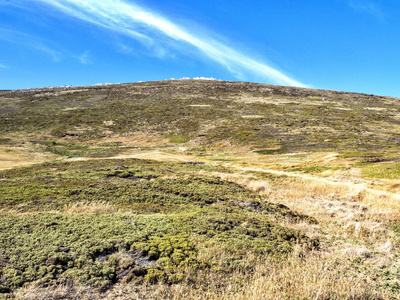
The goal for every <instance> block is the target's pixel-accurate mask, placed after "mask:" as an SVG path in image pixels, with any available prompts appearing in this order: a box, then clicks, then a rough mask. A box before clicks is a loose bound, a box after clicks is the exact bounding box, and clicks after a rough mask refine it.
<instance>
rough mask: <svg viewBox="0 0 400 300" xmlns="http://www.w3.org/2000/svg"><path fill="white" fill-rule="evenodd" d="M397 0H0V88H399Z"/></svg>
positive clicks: (395, 91) (386, 91)
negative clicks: (150, 84) (188, 83)
mask: <svg viewBox="0 0 400 300" xmlns="http://www.w3.org/2000/svg"><path fill="white" fill-rule="evenodd" d="M399 15H400V1H398V0H381V1H377V0H331V1H321V0H302V1H298V0H279V1H276V0H261V1H258V0H253V1H243V0H229V1H228V0H208V1H190V0H163V1H160V0H158V1H156V0H0V89H17V88H30V87H43V86H60V85H91V84H96V83H106V82H109V83H123V82H136V81H149V80H162V79H169V78H181V77H198V76H204V77H214V78H217V79H222V80H240V81H252V82H262V83H270V84H279V85H288V86H304V87H311V88H321V89H332V90H340V91H351V92H362V93H370V94H379V95H388V96H397V97H400V84H399V77H400V76H399V75H400V18H399V17H398V16H399Z"/></svg>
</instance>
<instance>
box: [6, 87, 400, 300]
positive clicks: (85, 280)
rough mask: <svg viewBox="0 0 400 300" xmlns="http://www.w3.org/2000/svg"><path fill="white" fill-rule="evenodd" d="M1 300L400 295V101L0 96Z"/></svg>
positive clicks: (307, 96) (233, 91)
mask: <svg viewBox="0 0 400 300" xmlns="http://www.w3.org/2000/svg"><path fill="white" fill-rule="evenodd" d="M0 132H1V136H0V298H1V297H3V298H6V299H7V298H17V299H98V298H104V299H132V298H134V299H136V298H138V299H199V298H201V299H294V298H299V299H397V298H398V297H399V296H400V268H399V266H400V264H399V263H400V260H399V256H398V251H399V250H400V230H399V228H400V213H399V211H400V210H399V209H400V205H399V203H400V202H399V201H400V184H399V179H400V171H399V170H400V152H399V150H400V149H399V147H400V99H398V98H391V97H383V96H374V95H366V94H355V93H345V92H334V91H325V90H313V89H303V88H291V87H281V86H272V85H266V84H256V83H245V82H223V81H205V80H204V81H203V80H171V81H157V82H142V83H128V84H117V85H101V86H82V87H58V88H43V89H31V90H16V91H0Z"/></svg>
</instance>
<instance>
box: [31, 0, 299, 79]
mask: <svg viewBox="0 0 400 300" xmlns="http://www.w3.org/2000/svg"><path fill="white" fill-rule="evenodd" d="M36 1H37V2H42V3H45V4H47V5H50V6H52V7H53V8H56V9H58V10H60V11H62V12H64V13H65V14H67V15H69V16H72V17H75V18H78V19H80V20H83V21H85V22H90V23H92V24H95V25H97V26H100V27H103V28H107V29H109V30H112V31H113V32H117V33H121V34H124V35H125V36H129V37H131V38H133V39H135V40H137V41H139V42H141V43H142V44H144V45H145V46H147V47H148V48H149V49H151V50H152V51H153V52H154V53H156V54H157V55H159V56H163V55H165V53H166V52H168V48H169V47H176V46H177V44H179V47H178V48H181V45H182V44H184V45H186V46H190V47H191V48H194V49H196V50H197V51H199V52H200V53H201V54H202V55H204V56H206V57H208V58H209V59H211V60H213V61H215V62H217V63H219V64H220V65H223V66H225V67H226V68H227V69H228V70H229V71H230V72H232V73H234V74H236V75H237V76H240V75H239V74H240V73H242V72H243V73H245V72H247V73H251V74H254V75H258V76H260V77H264V78H268V79H269V80H270V81H273V82H274V83H277V84H283V85H292V86H305V85H304V84H302V83H301V82H299V81H297V80H295V79H293V78H291V77H289V76H287V75H285V74H283V73H282V72H280V71H278V70H277V69H275V68H273V67H271V66H269V65H267V64H265V63H263V62H260V61H257V60H255V59H253V58H250V57H248V56H246V55H245V54H243V53H240V52H239V51H237V50H235V49H233V48H232V47H229V46H227V45H225V44H223V43H221V42H219V41H217V40H215V39H212V38H209V37H207V36H202V35H200V34H198V33H193V32H189V31H187V30H185V29H184V28H183V27H181V26H179V25H177V24H175V23H173V22H171V21H169V20H168V19H166V18H164V17H162V16H160V15H158V14H156V13H154V12H152V11H150V10H148V9H145V8H143V7H141V6H139V5H136V4H133V3H131V2H129V3H128V2H127V1H124V0H101V1H99V0H85V1H83V0H36ZM125 50H126V49H125Z"/></svg>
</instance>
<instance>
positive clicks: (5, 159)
mask: <svg viewBox="0 0 400 300" xmlns="http://www.w3.org/2000/svg"><path fill="white" fill-rule="evenodd" d="M46 160H48V159H47V158H46V156H45V155H43V154H39V153H34V152H31V151H29V150H27V149H23V148H6V147H0V170H5V169H12V168H15V167H18V166H23V165H29V164H34V163H41V162H44V161H46Z"/></svg>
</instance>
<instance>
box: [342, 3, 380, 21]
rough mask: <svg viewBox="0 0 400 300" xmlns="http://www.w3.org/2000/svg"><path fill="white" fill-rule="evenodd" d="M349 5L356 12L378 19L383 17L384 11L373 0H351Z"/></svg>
mask: <svg viewBox="0 0 400 300" xmlns="http://www.w3.org/2000/svg"><path fill="white" fill-rule="evenodd" d="M349 5H350V7H352V8H353V9H354V10H356V11H357V12H360V13H366V14H369V15H371V16H373V17H375V18H376V19H379V20H383V19H385V14H384V12H383V11H382V9H381V7H379V6H378V5H377V4H376V3H375V2H372V1H369V0H351V1H350V2H349Z"/></svg>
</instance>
